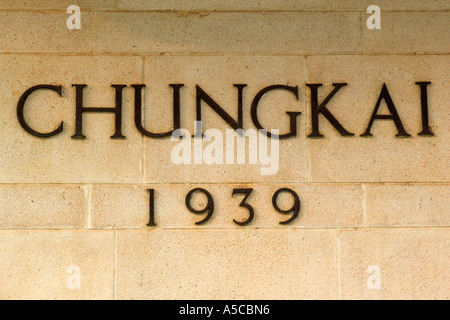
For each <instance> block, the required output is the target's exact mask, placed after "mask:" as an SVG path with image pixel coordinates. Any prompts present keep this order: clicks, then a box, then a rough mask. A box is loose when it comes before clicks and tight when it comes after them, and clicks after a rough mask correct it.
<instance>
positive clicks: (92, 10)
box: [0, 6, 450, 15]
mask: <svg viewBox="0 0 450 320" xmlns="http://www.w3.org/2000/svg"><path fill="white" fill-rule="evenodd" d="M67 7H68V6H67ZM80 9H81V12H82V13H83V12H89V13H132V14H134V13H174V14H176V13H181V14H189V13H191V14H193V15H194V14H201V13H254V14H261V13H366V14H367V8H361V9H353V10H352V9H343V10H339V9H280V8H278V9H276V8H274V9H270V8H266V9H207V8H204V9H128V8H124V9H121V8H105V9H102V8H86V7H83V6H80ZM66 10H67V8H59V9H55V8H48V7H42V8H31V9H30V8H29V7H28V8H11V9H8V8H0V12H36V13H64V14H67V12H66ZM449 11H450V9H402V10H399V9H383V8H381V12H393V13H427V12H431V13H435V12H449ZM368 15H369V14H368Z"/></svg>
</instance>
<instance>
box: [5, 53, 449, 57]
mask: <svg viewBox="0 0 450 320" xmlns="http://www.w3.org/2000/svg"><path fill="white" fill-rule="evenodd" d="M12 55H17V56H55V57H57V56H61V57H102V56H107V57H144V58H150V57H167V56H168V57H170V56H174V57H179V56H181V57H189V56H194V57H202V56H204V57H227V56H243V57H272V56H273V57H314V56H411V57H412V56H447V55H450V52H441V53H371V52H346V53H345V52H340V53H333V52H331V53H320V52H316V53H264V52H262V53H248V52H212V53H208V52H159V53H157V52H154V53H152V52H146V53H136V52H98V51H96V52H92V51H85V52H69V51H67V52H58V51H51V52H50V51H49V52H31V51H5V52H0V56H12Z"/></svg>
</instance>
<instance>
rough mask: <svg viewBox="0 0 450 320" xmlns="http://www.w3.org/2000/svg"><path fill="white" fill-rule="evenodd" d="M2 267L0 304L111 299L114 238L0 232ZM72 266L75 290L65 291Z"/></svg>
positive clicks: (96, 234)
mask: <svg viewBox="0 0 450 320" xmlns="http://www.w3.org/2000/svg"><path fill="white" fill-rule="evenodd" d="M0 261H1V263H0V274H1V277H0V299H2V300H9V299H11V300H15V299H25V300H27V299H50V300H53V299H69V300H72V299H111V298H112V297H113V275H114V272H113V269H114V234H113V233H112V232H89V233H87V232H66V231H64V232H56V231H54V232H35V231H33V232H31V231H30V232H23V231H2V232H0ZM71 266H77V267H79V270H80V276H81V288H80V289H79V290H77V289H76V290H70V289H69V287H68V280H71V279H70V277H71V276H73V275H74V274H73V273H68V272H67V271H68V268H69V267H71ZM71 283H72V282H69V284H71Z"/></svg>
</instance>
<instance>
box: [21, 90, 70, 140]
mask: <svg viewBox="0 0 450 320" xmlns="http://www.w3.org/2000/svg"><path fill="white" fill-rule="evenodd" d="M41 89H48V90H53V91H55V92H57V93H58V94H59V96H60V97H61V96H62V86H52V85H38V86H35V87H32V88H30V89H28V90H27V91H25V93H24V94H23V95H22V96H21V97H20V100H19V103H18V104H17V118H18V119H19V123H20V125H21V126H22V128H23V129H25V131H26V132H28V133H29V134H31V135H33V136H35V137H38V138H50V137H53V136H56V135H57V134H59V133H61V132H62V131H63V125H64V122H61V124H60V125H59V127H58V128H57V129H56V130H55V131H52V132H49V133H41V132H37V131H35V130H33V129H32V128H31V127H30V126H29V125H28V124H27V122H26V121H25V117H24V115H23V113H24V111H23V110H24V108H25V102H26V101H27V99H28V97H29V96H30V95H31V94H32V93H33V92H35V91H38V90H41Z"/></svg>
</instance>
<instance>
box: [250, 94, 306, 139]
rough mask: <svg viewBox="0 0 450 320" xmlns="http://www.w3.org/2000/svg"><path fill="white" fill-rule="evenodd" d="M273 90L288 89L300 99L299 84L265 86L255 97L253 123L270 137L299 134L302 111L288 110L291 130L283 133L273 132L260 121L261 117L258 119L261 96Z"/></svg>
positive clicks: (284, 137)
mask: <svg viewBox="0 0 450 320" xmlns="http://www.w3.org/2000/svg"><path fill="white" fill-rule="evenodd" d="M273 90H287V91H289V92H292V93H293V94H294V95H295V98H296V99H297V101H298V86H297V87H289V86H284V85H273V86H269V87H267V88H264V89H263V90H261V91H260V92H259V93H258V94H257V95H256V96H255V98H254V99H253V103H252V109H251V117H252V121H253V124H254V125H255V127H256V128H257V129H258V130H262V132H263V133H264V134H265V135H267V137H269V138H278V139H288V138H290V137H296V136H297V117H298V116H299V115H301V114H302V113H301V112H286V114H287V115H289V118H290V132H289V133H286V134H283V135H276V134H272V133H271V132H270V131H268V130H266V129H264V128H263V126H262V125H261V123H260V122H259V119H258V106H259V102H260V101H261V98H262V97H263V96H264V95H265V94H267V93H268V92H270V91H273Z"/></svg>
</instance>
